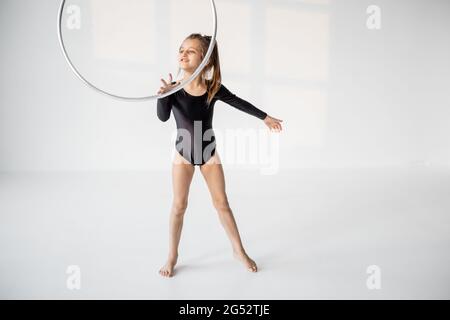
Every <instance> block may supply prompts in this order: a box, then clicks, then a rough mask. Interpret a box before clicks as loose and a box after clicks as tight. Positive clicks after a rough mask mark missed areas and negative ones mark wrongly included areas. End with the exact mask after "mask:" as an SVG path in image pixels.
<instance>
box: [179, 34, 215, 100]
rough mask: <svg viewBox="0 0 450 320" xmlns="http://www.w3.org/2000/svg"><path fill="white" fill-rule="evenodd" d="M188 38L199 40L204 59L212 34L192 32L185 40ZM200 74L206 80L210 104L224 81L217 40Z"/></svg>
mask: <svg viewBox="0 0 450 320" xmlns="http://www.w3.org/2000/svg"><path fill="white" fill-rule="evenodd" d="M188 39H189V40H192V39H196V40H199V42H200V49H201V50H202V59H203V58H204V57H205V55H206V52H207V51H208V48H209V45H210V43H211V36H204V35H201V34H200V33H192V34H190V35H189V36H187V37H186V39H185V40H188ZM178 72H180V69H178ZM200 76H201V77H202V79H204V80H205V82H206V91H207V92H208V99H207V102H208V104H210V103H211V101H212V99H213V98H214V96H215V95H216V93H217V92H218V91H219V89H220V85H221V82H222V75H221V72H220V60H219V49H218V46H217V41H216V42H215V44H214V49H213V51H212V54H211V56H210V58H209V61H208V63H207V64H206V65H205V67H204V68H203V70H202V72H201V73H200Z"/></svg>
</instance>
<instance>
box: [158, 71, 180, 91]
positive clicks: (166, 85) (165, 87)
mask: <svg viewBox="0 0 450 320" xmlns="http://www.w3.org/2000/svg"><path fill="white" fill-rule="evenodd" d="M161 82H162V84H163V85H162V87H160V88H159V90H158V94H163V93H166V92H167V91H170V90H172V89H173V88H175V87H176V86H178V85H179V84H180V81H177V82H175V83H172V82H173V81H172V74H171V73H169V82H166V81H165V80H164V79H162V78H161Z"/></svg>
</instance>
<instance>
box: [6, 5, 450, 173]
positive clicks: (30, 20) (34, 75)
mask: <svg viewBox="0 0 450 320" xmlns="http://www.w3.org/2000/svg"><path fill="white" fill-rule="evenodd" d="M165 1H168V0H165ZM172 1H173V0H172ZM373 4H375V5H377V6H379V7H380V8H381V29H379V30H369V29H368V28H367V26H366V20H367V19H368V16H369V14H367V13H366V9H367V7H368V6H369V5H373ZM58 8H59V1H56V0H40V1H32V0H2V1H1V2H0V35H1V36H0V39H1V50H0V70H1V72H0V170H2V171H14V170H116V169H127V170H168V169H169V167H170V162H169V161H170V152H171V151H172V150H173V143H172V140H171V135H172V134H173V132H174V129H175V123H174V121H173V119H171V120H170V121H169V122H166V123H162V122H160V121H159V120H158V119H157V117H156V111H155V108H156V102H139V103H136V102H121V101H116V100H112V99H110V98H108V97H105V96H101V95H99V94H97V93H95V92H94V91H92V90H90V89H89V88H87V87H86V86H84V84H82V83H81V82H80V81H79V80H78V79H77V78H76V77H75V76H74V75H73V74H72V73H71V72H70V70H69V68H68V66H67V65H66V62H65V61H64V59H63V56H62V54H61V52H60V49H59V45H58V40H57V35H56V16H57V11H58ZM217 8H218V11H219V30H218V39H217V40H218V43H219V48H220V53H221V61H222V69H223V78H224V79H223V82H224V84H225V85H227V87H228V88H229V89H230V90H232V91H233V92H235V93H236V94H237V95H238V96H241V97H242V98H245V99H246V100H248V101H250V102H252V103H254V104H255V105H256V106H258V107H260V108H261V109H263V110H265V111H266V112H268V113H269V114H270V115H272V116H274V117H277V118H281V119H283V120H284V131H283V132H282V133H281V134H279V142H280V150H279V161H280V169H285V168H301V167H335V166H372V165H421V164H427V163H428V164H430V165H446V166H448V165H449V164H450V140H449V138H448V137H449V136H450V127H449V126H448V119H449V115H450V111H449V108H448V107H449V105H450V103H449V102H450V98H449V96H450V95H449V93H448V92H449V90H448V89H449V84H450V61H449V59H448V57H450V37H448V30H450V21H449V20H448V19H447V17H448V14H449V13H450V2H449V1H446V0H433V1H425V0H415V1H406V0H405V1H400V0H397V1H386V0H384V1H376V2H374V1H361V0H358V1H356V0H354V1H343V0H340V1H331V0H330V1H326V0H322V1H312V0H311V1H293V0H272V1H258V0H233V1H231V0H217ZM180 27H182V26H180ZM214 125H215V128H216V130H217V131H221V130H225V129H227V128H253V129H257V130H260V129H264V124H263V123H262V122H260V121H259V120H258V119H257V118H254V117H251V116H246V115H245V114H240V113H239V111H237V110H234V109H233V108H232V107H229V106H227V105H225V104H222V103H218V104H217V105H216V110H215V120H214ZM222 150H223V149H221V151H222ZM224 152H225V151H224Z"/></svg>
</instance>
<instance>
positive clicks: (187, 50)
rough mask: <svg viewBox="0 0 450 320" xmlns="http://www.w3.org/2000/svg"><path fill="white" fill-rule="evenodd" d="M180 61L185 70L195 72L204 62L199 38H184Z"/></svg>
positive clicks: (179, 54)
mask: <svg viewBox="0 0 450 320" xmlns="http://www.w3.org/2000/svg"><path fill="white" fill-rule="evenodd" d="M178 62H179V64H180V68H181V69H183V70H184V71H187V72H194V71H195V70H196V69H197V67H198V66H199V65H200V63H201V62H202V51H201V47H200V41H198V40H197V39H186V40H184V41H183V43H182V44H181V47H180V50H179V51H178Z"/></svg>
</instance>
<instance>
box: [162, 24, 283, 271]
mask: <svg viewBox="0 0 450 320" xmlns="http://www.w3.org/2000/svg"><path fill="white" fill-rule="evenodd" d="M210 41H211V37H210V36H203V35H201V34H198V33H194V34H191V35H189V36H188V37H187V38H186V39H185V40H184V41H183V43H182V45H181V47H180V49H179V55H178V59H179V67H180V69H179V71H180V70H183V71H184V78H183V79H187V78H189V77H190V76H191V75H192V74H193V73H194V71H195V70H196V69H197V67H198V66H199V65H200V63H201V62H202V61H203V57H204V55H205V54H206V51H207V50H208V47H209V45H210ZM221 80H222V79H221V73H220V64H219V52H218V47H217V43H216V44H215V46H214V50H213V52H212V55H211V57H210V59H209V61H208V63H207V64H206V66H205V68H204V69H203V70H202V72H201V74H199V76H197V77H196V78H195V79H194V80H193V81H192V82H191V83H189V84H188V85H187V86H186V87H185V88H184V89H181V90H179V91H177V92H175V93H174V94H171V95H169V96H167V97H164V98H162V99H158V102H157V115H158V118H159V119H160V120H161V121H167V120H168V119H169V118H170V113H171V112H173V115H174V118H175V121H176V124H177V140H176V150H177V151H178V152H176V155H175V158H174V159H173V164H172V183H173V193H174V194H173V203H172V210H171V214H170V222H169V224H170V227H169V235H170V237H169V255H168V259H167V262H166V263H165V265H164V266H163V267H162V268H161V269H160V270H159V273H160V274H161V275H162V276H165V277H171V276H172V275H173V274H174V267H175V264H176V263H177V259H178V244H179V242H180V237H181V230H182V226H183V218H184V213H185V211H186V208H187V203H188V193H189V186H190V183H191V181H192V177H193V174H194V170H195V165H198V166H199V167H200V171H201V173H202V175H203V177H204V179H205V181H206V183H207V185H208V189H209V191H210V193H211V198H212V201H213V205H214V207H215V208H216V210H217V212H218V214H219V218H220V221H221V223H222V225H223V227H224V229H225V231H226V233H227V236H228V237H229V239H230V241H231V245H232V248H233V256H234V257H235V258H237V259H238V260H240V261H241V262H242V263H243V264H244V265H245V266H246V268H247V269H248V270H249V271H252V272H256V271H257V266H256V263H255V262H254V261H253V260H252V259H251V258H250V257H249V256H248V255H247V253H246V251H245V250H244V247H243V245H242V242H241V238H240V235H239V232H238V228H237V225H236V221H235V219H234V216H233V213H232V211H231V208H230V205H229V203H228V199H227V194H226V192H225V179H224V173H223V168H222V164H221V162H220V158H219V155H218V153H217V151H216V144H215V137H214V131H213V129H212V119H213V111H214V104H215V102H216V101H217V100H221V101H223V102H225V103H227V104H229V105H231V106H233V107H235V108H237V109H239V110H241V111H243V112H246V113H248V114H250V115H253V116H255V117H257V118H259V119H261V120H263V121H264V123H265V124H266V125H267V127H269V129H270V130H271V131H276V132H279V131H281V122H282V120H279V119H276V118H272V117H270V116H269V115H267V113H265V112H264V111H262V110H260V109H258V108H256V107H255V106H253V105H252V104H250V103H249V102H247V101H245V100H243V99H241V98H239V97H237V96H236V95H234V94H232V93H231V92H230V91H228V89H227V88H226V87H225V86H224V85H223V84H222V83H221ZM161 82H162V86H161V88H160V89H159V91H158V94H161V93H165V92H167V91H169V90H170V89H172V88H173V87H175V86H177V85H178V83H179V82H172V75H171V74H169V79H168V81H166V80H164V79H161Z"/></svg>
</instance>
